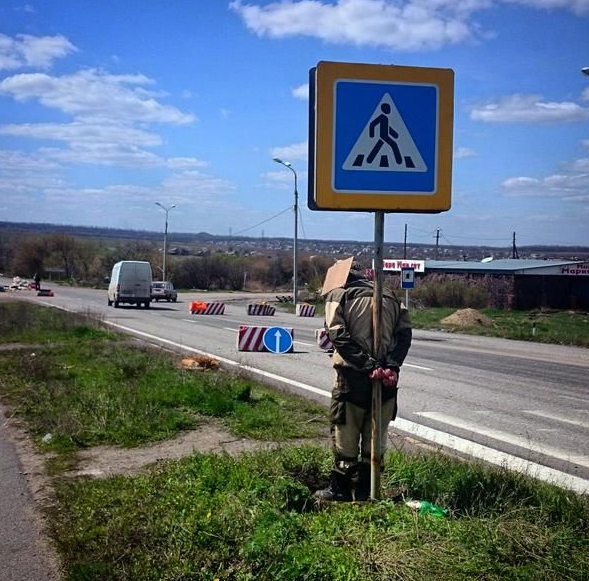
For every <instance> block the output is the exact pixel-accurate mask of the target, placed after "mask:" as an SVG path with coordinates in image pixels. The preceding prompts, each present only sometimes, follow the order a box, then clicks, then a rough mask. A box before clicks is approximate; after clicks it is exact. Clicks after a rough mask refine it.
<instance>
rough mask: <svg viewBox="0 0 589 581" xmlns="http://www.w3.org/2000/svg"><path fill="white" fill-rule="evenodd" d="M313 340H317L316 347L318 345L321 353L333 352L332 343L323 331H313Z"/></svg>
mask: <svg viewBox="0 0 589 581" xmlns="http://www.w3.org/2000/svg"><path fill="white" fill-rule="evenodd" d="M315 339H316V340H317V345H319V347H321V349H323V351H333V343H332V342H331V339H330V338H329V335H328V334H327V332H326V331H325V329H317V330H316V331H315Z"/></svg>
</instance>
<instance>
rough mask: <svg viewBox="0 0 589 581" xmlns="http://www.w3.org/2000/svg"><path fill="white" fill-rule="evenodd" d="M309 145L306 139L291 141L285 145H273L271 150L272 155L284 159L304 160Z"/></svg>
mask: <svg viewBox="0 0 589 581" xmlns="http://www.w3.org/2000/svg"><path fill="white" fill-rule="evenodd" d="M308 148H309V145H308V143H307V142H306V141H302V142H301V143H293V144H292V145H287V146H286V147H275V148H274V149H272V151H271V155H272V157H279V158H280V159H283V160H284V161H293V160H295V159H296V160H306V159H307V157H308Z"/></svg>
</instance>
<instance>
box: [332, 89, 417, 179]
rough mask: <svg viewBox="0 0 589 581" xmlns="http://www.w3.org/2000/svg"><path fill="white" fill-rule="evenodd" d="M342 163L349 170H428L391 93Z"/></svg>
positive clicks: (386, 96)
mask: <svg viewBox="0 0 589 581" xmlns="http://www.w3.org/2000/svg"><path fill="white" fill-rule="evenodd" d="M342 167H343V169H345V170H361V171H395V172H425V171H427V166H426V165H425V162H424V161H423V158H422V157H421V154H420V153H419V150H418V149H417V146H416V145H415V142H414V141H413V138H412V137H411V134H410V133H409V131H408V129H407V126H406V125H405V123H404V122H403V119H402V117H401V115H400V114H399V111H398V110H397V107H395V103H394V102H393V100H392V98H391V96H390V95H389V94H388V93H385V94H384V95H383V97H382V99H381V100H380V103H379V104H378V106H377V107H376V109H375V110H374V113H373V114H372V115H371V117H370V119H369V120H368V122H367V123H366V125H365V126H364V129H363V130H362V133H361V134H360V136H359V137H358V139H357V140H356V143H355V144H354V147H353V148H352V150H351V151H350V153H349V154H348V157H347V158H346V161H345V162H344V165H343V166H342Z"/></svg>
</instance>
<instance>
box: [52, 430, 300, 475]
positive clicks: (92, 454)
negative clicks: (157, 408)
mask: <svg viewBox="0 0 589 581" xmlns="http://www.w3.org/2000/svg"><path fill="white" fill-rule="evenodd" d="M290 443H292V442H290ZM277 446H278V444H276V443H274V442H260V441H257V440H248V439H247V438H238V437H236V436H234V435H232V434H230V433H229V432H227V431H226V430H225V429H223V427H221V426H220V425H218V424H216V423H215V422H212V421H207V423H206V424H205V425H202V426H200V427H199V428H197V429H195V430H190V431H186V432H182V434H180V435H179V436H178V437H176V438H174V439H172V440H165V441H163V442H158V443H156V444H151V445H149V446H140V447H138V448H121V447H118V446H94V447H92V448H88V449H86V450H81V451H80V452H78V454H77V465H76V469H75V470H72V471H69V472H66V473H64V476H69V477H78V476H88V477H92V478H106V477H108V476H113V475H115V474H137V473H140V472H143V471H145V470H147V469H148V468H149V467H150V466H152V465H154V464H156V463H157V462H163V461H166V460H177V459H180V458H184V457H186V456H190V454H192V453H194V452H201V453H203V454H215V453H217V454H229V455H230V456H239V455H240V454H243V453H244V452H253V451H256V450H267V449H271V448H276V447H277Z"/></svg>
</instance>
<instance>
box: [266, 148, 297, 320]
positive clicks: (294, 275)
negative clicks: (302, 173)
mask: <svg viewBox="0 0 589 581" xmlns="http://www.w3.org/2000/svg"><path fill="white" fill-rule="evenodd" d="M272 159H273V160H274V161H275V162H276V163H280V164H282V165H283V166H284V167H287V168H288V169H289V170H290V171H291V172H292V173H293V174H294V208H293V209H294V239H293V267H292V295H293V296H292V301H293V304H294V308H295V313H296V310H297V299H298V294H299V292H298V290H299V289H298V277H297V264H298V228H299V192H298V190H297V172H296V171H295V170H294V168H293V167H292V164H291V163H290V161H283V160H282V159H280V158H279V157H274V158H272Z"/></svg>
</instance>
